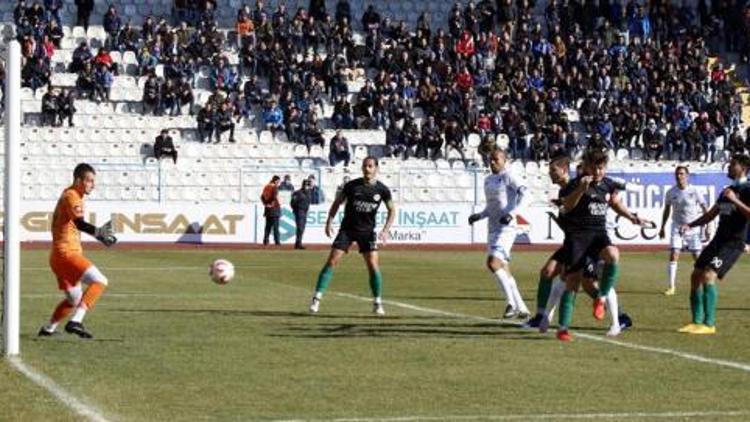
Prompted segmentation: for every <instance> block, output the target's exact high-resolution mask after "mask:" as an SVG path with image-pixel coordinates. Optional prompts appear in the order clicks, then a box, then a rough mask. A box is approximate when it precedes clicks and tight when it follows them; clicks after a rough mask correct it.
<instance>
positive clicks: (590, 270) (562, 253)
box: [550, 244, 599, 279]
mask: <svg viewBox="0 0 750 422" xmlns="http://www.w3.org/2000/svg"><path fill="white" fill-rule="evenodd" d="M568 246H570V245H568ZM569 257H570V250H569V249H568V248H566V247H565V244H563V246H561V247H559V248H558V249H557V250H556V251H555V253H553V254H552V256H551V257H550V259H551V260H554V261H557V262H559V263H560V264H562V265H567V263H568V261H569ZM598 263H599V257H598V256H587V257H586V258H585V263H584V265H583V277H584V278H593V279H596V278H597V271H596V270H597V264H598Z"/></svg>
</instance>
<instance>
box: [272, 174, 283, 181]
mask: <svg viewBox="0 0 750 422" xmlns="http://www.w3.org/2000/svg"><path fill="white" fill-rule="evenodd" d="M279 180H281V177H279V175H278V174H274V175H273V177H272V178H271V183H274V182H278V181H279Z"/></svg>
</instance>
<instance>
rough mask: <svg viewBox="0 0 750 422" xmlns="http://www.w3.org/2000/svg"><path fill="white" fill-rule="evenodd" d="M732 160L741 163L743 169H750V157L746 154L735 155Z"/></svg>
mask: <svg viewBox="0 0 750 422" xmlns="http://www.w3.org/2000/svg"><path fill="white" fill-rule="evenodd" d="M732 160H734V161H736V162H738V163H740V165H741V166H742V167H744V168H746V169H750V156H748V155H746V154H734V155H733V156H732Z"/></svg>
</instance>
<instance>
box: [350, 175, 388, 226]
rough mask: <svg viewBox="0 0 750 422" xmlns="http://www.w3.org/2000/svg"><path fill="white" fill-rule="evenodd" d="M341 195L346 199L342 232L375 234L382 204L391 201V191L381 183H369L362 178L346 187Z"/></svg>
mask: <svg viewBox="0 0 750 422" xmlns="http://www.w3.org/2000/svg"><path fill="white" fill-rule="evenodd" d="M341 194H342V195H343V196H344V198H345V199H346V207H345V208H344V221H342V222H341V230H344V231H347V232H357V233H365V232H373V231H374V230H375V221H376V218H375V217H376V216H377V213H378V208H379V207H380V203H381V202H388V201H390V200H391V191H390V189H388V187H387V186H386V185H384V184H382V183H380V182H379V181H375V182H374V183H367V182H365V179H364V178H362V177H360V178H359V179H354V180H352V181H350V182H348V183H347V184H345V185H344V188H343V189H342V190H341Z"/></svg>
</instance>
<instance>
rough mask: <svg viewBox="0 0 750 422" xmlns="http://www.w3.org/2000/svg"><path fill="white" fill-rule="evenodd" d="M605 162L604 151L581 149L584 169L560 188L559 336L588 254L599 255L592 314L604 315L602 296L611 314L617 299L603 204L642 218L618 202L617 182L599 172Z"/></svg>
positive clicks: (613, 250)
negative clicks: (562, 265)
mask: <svg viewBox="0 0 750 422" xmlns="http://www.w3.org/2000/svg"><path fill="white" fill-rule="evenodd" d="M607 161H608V160H607V155H606V153H603V152H601V151H591V152H589V153H587V154H586V155H585V156H584V159H583V170H584V174H582V175H579V176H578V177H576V178H575V179H574V180H572V181H571V182H570V183H568V185H567V186H565V188H564V189H562V190H561V192H560V198H562V201H561V202H562V204H561V205H562V210H563V211H564V212H565V218H566V221H567V224H566V231H565V241H564V243H563V248H564V249H565V250H566V254H565V255H566V256H565V257H564V258H565V260H566V262H565V282H566V285H567V287H566V291H565V293H563V295H562V299H561V301H560V327H559V329H558V332H557V338H558V339H560V340H562V341H570V340H571V337H570V334H569V333H568V327H569V326H570V323H571V321H572V318H573V309H574V306H575V295H576V292H577V291H578V287H579V286H580V285H581V283H582V281H583V279H584V278H585V275H584V270H585V266H586V264H587V263H588V262H590V261H591V259H592V257H598V258H601V259H603V260H604V271H603V273H602V277H601V279H600V283H599V292H598V297H597V298H596V299H594V318H596V319H599V320H601V319H603V318H604V312H605V311H604V302H605V298H608V299H609V301H610V304H611V305H610V306H611V308H612V309H610V311H611V313H612V314H613V315H616V314H617V309H615V308H616V307H617V299H616V297H615V295H614V294H610V293H611V291H612V288H613V287H614V286H615V284H616V283H617V280H618V279H619V276H620V266H619V260H620V253H619V250H618V249H617V247H616V246H614V245H613V244H612V242H611V241H610V239H609V236H608V235H607V209H608V208H609V207H611V208H612V210H613V211H615V212H616V213H617V214H619V215H621V216H622V217H625V218H627V219H628V220H630V221H631V222H632V223H633V224H637V225H643V224H644V223H645V222H644V221H643V220H641V219H640V218H639V217H638V216H637V215H635V214H633V213H631V212H630V211H628V209H627V208H626V207H625V205H624V204H623V203H622V202H621V201H620V198H619V196H618V191H619V190H621V189H622V184H621V183H619V182H617V181H614V180H612V179H610V178H609V177H606V176H605V173H606V168H607ZM619 331H620V324H619V323H615V324H613V325H612V327H611V329H610V332H608V333H607V334H608V335H617V334H619Z"/></svg>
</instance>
